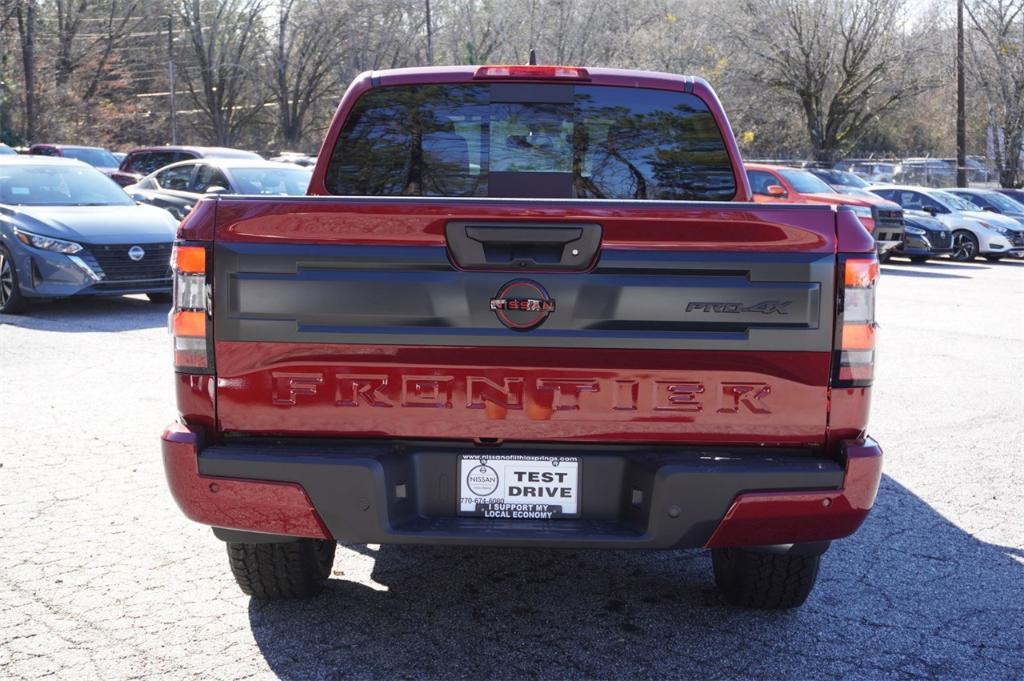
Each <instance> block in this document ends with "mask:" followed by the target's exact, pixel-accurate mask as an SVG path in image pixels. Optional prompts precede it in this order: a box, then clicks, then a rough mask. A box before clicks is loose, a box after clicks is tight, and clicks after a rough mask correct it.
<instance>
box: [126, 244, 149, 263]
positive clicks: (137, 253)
mask: <svg viewBox="0 0 1024 681" xmlns="http://www.w3.org/2000/svg"><path fill="white" fill-rule="evenodd" d="M128 257H129V258H131V259H132V260H134V261H135V262H138V261H140V260H142V259H143V258H145V257H146V251H145V249H143V248H142V246H132V247H131V248H129V249H128Z"/></svg>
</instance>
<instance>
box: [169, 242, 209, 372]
mask: <svg viewBox="0 0 1024 681" xmlns="http://www.w3.org/2000/svg"><path fill="white" fill-rule="evenodd" d="M207 260H208V258H207V249H206V246H204V245H196V244H190V243H178V244H175V245H174V251H173V253H172V255H171V267H172V268H173V270H174V294H173V296H174V304H173V306H172V307H171V313H170V316H169V319H168V326H169V327H170V332H171V337H172V338H173V339H174V368H175V369H176V370H178V371H186V372H192V373H208V372H210V371H212V370H213V361H212V359H211V355H210V352H211V350H212V349H213V344H212V341H211V336H212V335H213V334H212V332H213V321H212V319H211V310H210V289H209V286H208V285H207V264H208V263H207Z"/></svg>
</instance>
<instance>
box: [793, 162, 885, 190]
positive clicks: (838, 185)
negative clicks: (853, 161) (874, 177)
mask: <svg viewBox="0 0 1024 681" xmlns="http://www.w3.org/2000/svg"><path fill="white" fill-rule="evenodd" d="M804 170H806V171H807V172H809V173H811V174H813V175H814V176H816V177H817V178H818V179H819V180H821V181H822V182H824V183H825V184H827V185H828V186H830V187H832V189H834V190H836V191H837V192H839V193H840V194H851V195H853V196H863V195H864V194H868V195H870V193H869V192H868V188H869V187H870V186H871V183H869V182H866V181H865V180H864V179H863V178H861V177H860V176H859V175H855V174H854V173H851V172H849V171H847V170H837V169H835V168H817V167H814V166H808V167H807V168H805V169H804Z"/></svg>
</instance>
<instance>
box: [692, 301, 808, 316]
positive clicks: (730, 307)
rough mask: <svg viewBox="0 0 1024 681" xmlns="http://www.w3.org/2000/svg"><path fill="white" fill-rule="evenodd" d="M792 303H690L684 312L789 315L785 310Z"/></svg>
mask: <svg viewBox="0 0 1024 681" xmlns="http://www.w3.org/2000/svg"><path fill="white" fill-rule="evenodd" d="M792 303H793V301H792V300H763V301H761V302H760V303H757V304H756V305H746V306H744V305H743V303H698V302H692V303H687V304H686V311H687V312H692V311H694V310H696V311H697V312H731V313H733V314H739V313H740V312H760V313H761V314H789V312H788V311H787V310H786V308H787V307H789V306H790V305H791V304H792Z"/></svg>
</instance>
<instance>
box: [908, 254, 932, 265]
mask: <svg viewBox="0 0 1024 681" xmlns="http://www.w3.org/2000/svg"><path fill="white" fill-rule="evenodd" d="M910 262H915V263H917V264H918V265H921V264H923V263H926V262H928V256H927V255H912V256H910Z"/></svg>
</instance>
